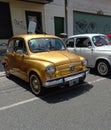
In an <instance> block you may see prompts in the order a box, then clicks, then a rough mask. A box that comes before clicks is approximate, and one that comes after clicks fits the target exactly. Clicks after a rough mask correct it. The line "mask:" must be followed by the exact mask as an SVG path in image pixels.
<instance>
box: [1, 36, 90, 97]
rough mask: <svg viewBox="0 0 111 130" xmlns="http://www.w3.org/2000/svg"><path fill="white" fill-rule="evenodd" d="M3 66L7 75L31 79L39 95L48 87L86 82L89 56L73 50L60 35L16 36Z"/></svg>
mask: <svg viewBox="0 0 111 130" xmlns="http://www.w3.org/2000/svg"><path fill="white" fill-rule="evenodd" d="M3 65H4V69H5V72H6V76H7V77H9V76H11V75H15V76H17V77H19V78H21V79H23V80H25V81H27V82H29V83H30V87H31V90H32V92H33V93H34V94H35V95H37V96H39V95H41V94H43V92H44V89H45V88H50V87H54V86H61V85H66V84H68V86H69V85H70V86H71V85H75V84H76V83H79V82H83V81H84V80H85V77H86V75H87V73H88V72H89V70H88V69H87V67H86V66H87V61H86V60H85V58H83V57H81V56H77V55H75V54H73V53H71V52H69V51H68V50H67V48H66V46H65V44H64V43H63V41H62V39H60V38H59V37H56V36H53V35H46V34H24V35H17V36H13V37H12V38H11V39H10V40H9V42H8V47H7V52H6V57H5V59H4V61H3Z"/></svg>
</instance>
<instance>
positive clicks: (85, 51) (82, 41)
mask: <svg viewBox="0 0 111 130" xmlns="http://www.w3.org/2000/svg"><path fill="white" fill-rule="evenodd" d="M74 52H76V54H78V55H80V56H83V57H85V58H86V59H87V61H88V66H93V64H94V49H93V46H92V43H91V40H90V38H89V37H77V38H75V51H74Z"/></svg>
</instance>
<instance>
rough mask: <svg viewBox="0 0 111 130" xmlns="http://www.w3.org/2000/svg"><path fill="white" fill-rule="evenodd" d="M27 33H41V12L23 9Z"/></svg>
mask: <svg viewBox="0 0 111 130" xmlns="http://www.w3.org/2000/svg"><path fill="white" fill-rule="evenodd" d="M25 15H26V24H27V33H37V34H41V33H43V30H42V16H41V12H31V11H25Z"/></svg>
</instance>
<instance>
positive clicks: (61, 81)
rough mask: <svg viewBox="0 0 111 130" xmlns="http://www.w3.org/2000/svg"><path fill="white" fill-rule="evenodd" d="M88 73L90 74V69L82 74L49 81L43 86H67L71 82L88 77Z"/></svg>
mask: <svg viewBox="0 0 111 130" xmlns="http://www.w3.org/2000/svg"><path fill="white" fill-rule="evenodd" d="M88 73H89V69H87V70H85V71H84V72H81V73H79V74H74V75H70V76H68V77H61V78H59V79H54V80H50V81H47V82H46V83H44V84H43V86H44V87H50V86H57V85H59V84H65V83H67V82H69V81H71V80H74V79H80V78H82V77H84V76H85V75H87V74H88Z"/></svg>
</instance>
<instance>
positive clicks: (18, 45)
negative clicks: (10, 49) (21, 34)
mask: <svg viewBox="0 0 111 130" xmlns="http://www.w3.org/2000/svg"><path fill="white" fill-rule="evenodd" d="M14 51H15V52H16V53H26V46H25V42H24V40H22V39H16V40H15V42H14Z"/></svg>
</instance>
